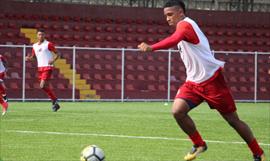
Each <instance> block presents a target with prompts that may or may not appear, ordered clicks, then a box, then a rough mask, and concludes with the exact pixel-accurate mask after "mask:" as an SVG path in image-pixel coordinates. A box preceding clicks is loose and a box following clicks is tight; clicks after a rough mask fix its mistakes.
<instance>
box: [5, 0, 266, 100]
mask: <svg viewBox="0 0 270 161" xmlns="http://www.w3.org/2000/svg"><path fill="white" fill-rule="evenodd" d="M0 9H1V11H0V18H1V19H0V29H1V30H0V37H1V38H0V44H31V41H30V38H26V34H24V33H22V32H21V29H22V28H33V29H37V28H43V29H45V30H46V33H47V39H48V40H51V41H53V42H54V43H55V44H56V45H57V46H74V45H75V46H81V47H104V48H108V47H109V48H110V47H113V48H136V47H137V45H138V43H139V42H142V41H145V42H148V43H153V42H156V41H158V40H161V39H162V38H164V37H166V36H167V35H168V34H170V33H172V31H173V30H171V29H169V28H168V26H167V24H166V22H165V20H164V19H163V18H162V17H163V16H162V10H161V9H158V8H156V9H148V8H126V7H109V6H92V5H89V6H88V5H82V4H61V3H57V4H56V3H46V5H44V3H27V2H13V1H6V0H3V1H1V2H0ZM74 13H76V15H75V14H74ZM188 15H190V17H192V18H193V19H195V20H196V21H197V22H198V24H199V25H200V26H201V28H202V29H203V31H204V32H205V33H206V35H207V37H208V38H209V42H210V44H211V46H212V48H213V50H223V51H259V52H260V51H262V52H269V51H270V43H269V42H270V21H269V19H270V14H269V13H261V12H254V13H249V12H225V11H202V10H200V11H199V10H190V11H188ZM262 22H263V23H262ZM1 52H2V53H4V54H3V55H5V56H7V57H9V59H10V61H11V63H12V64H11V67H10V71H9V74H8V78H7V79H8V81H7V82H8V85H7V87H8V88H9V90H8V93H10V95H12V97H14V98H20V97H21V96H22V95H21V92H20V91H21V87H22V85H21V83H22V82H21V78H22V74H20V73H21V66H22V51H16V50H10V49H7V48H5V49H2V48H1ZM60 52H61V57H62V58H63V59H65V60H66V62H67V63H68V64H72V54H71V52H70V51H69V52H67V51H66V50H60ZM77 52H78V54H77V57H76V61H77V62H79V63H78V64H76V70H77V73H79V74H80V76H79V77H80V78H81V79H85V80H86V83H88V84H90V87H89V88H91V89H92V90H95V91H97V94H98V95H100V97H101V98H112V99H115V98H120V97H121V93H120V90H121V88H120V87H121V55H120V54H119V52H100V51H85V50H81V51H80V50H78V51H77ZM14 55H16V57H14ZM216 57H218V58H219V59H221V60H224V61H226V62H227V65H226V68H225V75H226V76H227V78H228V82H229V85H230V86H231V89H232V92H233V94H234V96H235V98H236V99H253V97H254V55H252V54H249V55H246V56H244V57H243V56H241V55H240V54H239V55H237V54H235V55H234V54H233V55H232V54H229V53H228V54H227V55H224V54H216ZM15 59H16V60H17V61H15ZM179 59H180V58H179V55H178V54H172V68H171V69H172V70H171V74H172V76H174V77H173V79H172V82H171V98H173V96H174V94H175V93H176V91H177V89H178V86H179V85H180V84H181V83H182V82H183V81H184V80H185V77H184V76H183V75H185V74H184V72H185V69H184V68H183V64H182V62H180V61H179ZM18 60H20V61H19V62H18ZM265 60H268V58H267V56H265V55H259V56H258V71H259V79H258V81H259V82H260V83H259V86H258V89H259V91H258V98H259V99H269V94H267V91H268V92H269V91H270V84H269V81H270V79H269V76H267V68H269V62H266V61H265ZM167 62H168V58H167V55H166V54H162V53H156V54H154V55H147V56H146V55H142V54H140V53H135V54H134V52H133V53H127V55H126V57H125V63H126V66H125V71H126V75H125V79H126V81H125V96H126V98H138V99H139V98H146V99H147V98H153V99H159V98H166V94H167V92H166V89H167V70H168V64H167ZM34 68H35V65H33V64H29V63H27V72H26V79H27V80H26V82H27V84H26V85H25V86H26V96H27V97H32V96H33V97H34V96H35V97H36V96H37V95H35V93H36V92H38V91H36V90H35V89H34V88H33V87H34V86H33V85H34V84H35V83H34V80H33V78H34V77H35V76H34V75H33V73H35V70H34ZM155 71H158V72H155ZM60 73H61V71H60V70H57V71H56V73H55V74H54V76H53V77H54V81H55V82H54V85H55V87H56V88H57V89H60V90H58V91H57V92H58V93H57V94H58V95H59V96H60V97H61V98H71V93H72V88H71V85H70V81H69V80H68V79H67V78H66V77H65V76H63V74H60ZM236 73H237V74H236ZM252 77H253V79H251V78H252ZM14 89H15V90H14ZM16 90H17V91H16ZM88 90H90V89H88ZM41 93H42V92H39V95H38V96H39V97H40V98H43V97H44V96H43V95H42V94H41ZM69 93H70V95H69ZM79 93H80V90H78V89H77V90H76V98H80V97H81V95H80V94H79Z"/></svg>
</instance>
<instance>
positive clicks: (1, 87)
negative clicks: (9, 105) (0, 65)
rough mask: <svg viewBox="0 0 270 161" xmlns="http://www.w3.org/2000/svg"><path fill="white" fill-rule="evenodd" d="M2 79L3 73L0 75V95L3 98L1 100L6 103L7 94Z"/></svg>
mask: <svg viewBox="0 0 270 161" xmlns="http://www.w3.org/2000/svg"><path fill="white" fill-rule="evenodd" d="M4 77H5V72H2V73H0V93H1V95H2V97H3V100H4V101H5V102H8V98H7V93H6V86H5V83H4Z"/></svg>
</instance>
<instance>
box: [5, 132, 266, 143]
mask: <svg viewBox="0 0 270 161" xmlns="http://www.w3.org/2000/svg"><path fill="white" fill-rule="evenodd" d="M5 132H9V133H24V134H46V135H69V136H96V137H113V138H129V139H150V140H172V141H190V140H189V139H181V138H168V137H155V136H129V135H114V134H96V133H66V132H50V131H22V130H6V131H5ZM205 141H206V142H208V143H216V144H246V143H245V142H239V141H220V140H205ZM259 144H260V145H261V146H269V147H270V144H268V143H259Z"/></svg>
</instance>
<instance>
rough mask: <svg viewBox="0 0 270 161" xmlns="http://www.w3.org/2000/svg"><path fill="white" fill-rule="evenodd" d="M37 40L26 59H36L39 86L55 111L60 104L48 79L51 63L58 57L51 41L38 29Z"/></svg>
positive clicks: (50, 72)
mask: <svg viewBox="0 0 270 161" xmlns="http://www.w3.org/2000/svg"><path fill="white" fill-rule="evenodd" d="M37 38H38V42H37V43H35V44H34V45H33V49H32V55H30V56H27V57H26V61H30V60H33V59H34V58H36V59H37V64H38V74H39V81H40V88H41V89H43V91H44V92H46V94H47V95H48V97H49V98H50V99H51V100H52V110H53V111H54V112H56V111H57V110H58V109H59V108H60V106H59V104H58V99H57V97H56V95H55V94H54V92H53V90H52V89H51V88H50V86H49V80H50V78H51V75H52V72H53V63H54V62H55V61H56V60H57V59H58V53H57V50H56V49H55V46H54V44H53V43H51V42H49V41H47V40H46V39H45V32H44V31H43V30H38V32H37Z"/></svg>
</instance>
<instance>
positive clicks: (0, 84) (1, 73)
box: [0, 54, 8, 115]
mask: <svg viewBox="0 0 270 161" xmlns="http://www.w3.org/2000/svg"><path fill="white" fill-rule="evenodd" d="M6 71H7V60H6V59H5V58H4V57H3V56H2V55H1V54H0V94H1V97H0V103H1V105H2V115H5V114H6V112H7V109H8V98H7V94H6V86H5V84H4V78H5V75H6Z"/></svg>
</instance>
